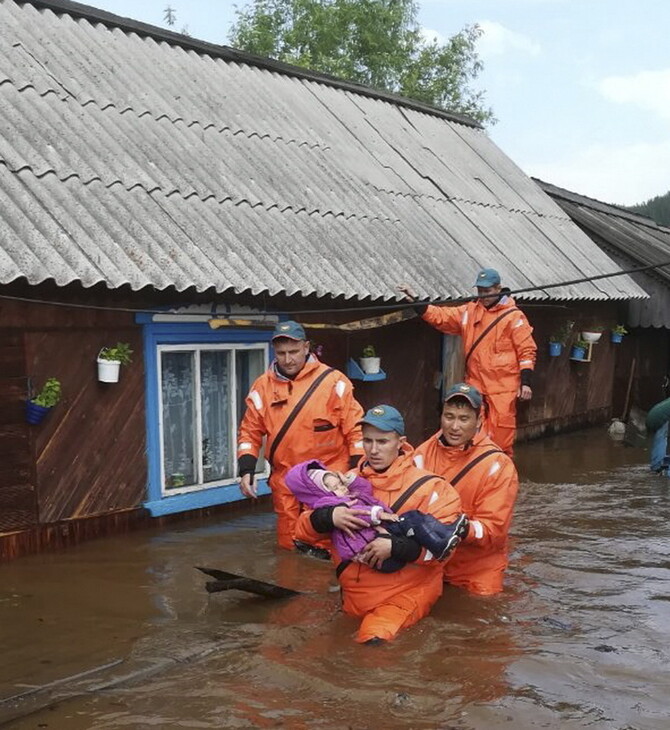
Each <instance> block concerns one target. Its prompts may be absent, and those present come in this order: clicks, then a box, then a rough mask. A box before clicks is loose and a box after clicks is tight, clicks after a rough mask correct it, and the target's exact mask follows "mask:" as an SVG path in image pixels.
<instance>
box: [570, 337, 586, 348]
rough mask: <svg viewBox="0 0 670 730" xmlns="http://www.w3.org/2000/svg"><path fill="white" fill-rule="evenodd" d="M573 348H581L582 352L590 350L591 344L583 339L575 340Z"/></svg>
mask: <svg viewBox="0 0 670 730" xmlns="http://www.w3.org/2000/svg"><path fill="white" fill-rule="evenodd" d="M572 346H573V347H581V349H582V350H588V349H589V343H588V342H587V341H586V340H582V339H579V340H575V341H574V343H573V345H572Z"/></svg>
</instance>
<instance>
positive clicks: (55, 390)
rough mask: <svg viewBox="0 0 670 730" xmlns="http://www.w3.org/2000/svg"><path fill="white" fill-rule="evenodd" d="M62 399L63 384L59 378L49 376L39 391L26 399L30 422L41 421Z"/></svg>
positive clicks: (27, 416)
mask: <svg viewBox="0 0 670 730" xmlns="http://www.w3.org/2000/svg"><path fill="white" fill-rule="evenodd" d="M60 399H61V384H60V380H58V379H57V378H47V380H46V382H45V383H44V385H43V386H42V389H41V390H40V391H39V393H38V394H37V395H36V396H34V397H33V398H30V400H28V401H26V420H27V421H28V423H32V424H37V423H41V421H42V420H43V419H44V417H45V416H46V415H47V413H48V412H49V411H50V410H51V409H52V408H53V407H54V406H55V405H56V404H57V403H58V401H59V400H60Z"/></svg>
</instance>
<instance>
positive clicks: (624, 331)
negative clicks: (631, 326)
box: [612, 324, 628, 335]
mask: <svg viewBox="0 0 670 730" xmlns="http://www.w3.org/2000/svg"><path fill="white" fill-rule="evenodd" d="M612 333H613V334H615V335H627V334H628V330H627V329H626V328H625V327H624V326H623V325H622V324H618V325H617V326H616V327H612Z"/></svg>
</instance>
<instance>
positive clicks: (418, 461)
mask: <svg viewBox="0 0 670 730" xmlns="http://www.w3.org/2000/svg"><path fill="white" fill-rule="evenodd" d="M414 466H418V467H419V469H423V454H415V456H414Z"/></svg>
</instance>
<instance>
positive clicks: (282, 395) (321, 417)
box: [237, 355, 363, 550]
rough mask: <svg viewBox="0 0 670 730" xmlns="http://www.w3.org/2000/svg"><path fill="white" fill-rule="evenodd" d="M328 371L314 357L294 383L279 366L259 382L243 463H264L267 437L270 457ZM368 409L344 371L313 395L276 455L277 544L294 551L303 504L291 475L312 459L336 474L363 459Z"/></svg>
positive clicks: (241, 447)
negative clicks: (288, 481) (306, 396)
mask: <svg viewBox="0 0 670 730" xmlns="http://www.w3.org/2000/svg"><path fill="white" fill-rule="evenodd" d="M327 369H328V367H327V366H326V365H324V364H323V363H321V362H319V361H318V360H317V359H316V357H314V356H313V355H311V356H310V357H309V359H308V360H307V362H306V363H305V366H304V367H303V369H302V370H301V371H300V372H299V373H298V374H297V375H296V377H295V378H294V379H293V380H289V379H288V378H284V377H282V376H281V375H279V374H278V373H277V372H276V370H275V367H274V364H273V365H271V366H270V368H269V369H268V370H267V371H266V372H265V373H263V375H261V376H260V377H259V378H257V379H256V380H255V382H254V383H253V385H252V386H251V390H250V391H249V394H248V395H247V398H246V401H245V402H246V404H247V410H246V413H245V414H244V418H243V419H242V423H241V424H240V428H239V433H238V442H237V455H238V458H239V457H240V456H243V455H245V454H251V455H252V456H254V457H258V455H259V453H260V450H261V447H262V444H263V437H265V436H267V443H266V446H265V454H266V456H267V455H268V454H269V453H270V450H271V448H272V443H273V441H274V439H275V437H276V436H277V433H278V432H279V430H280V428H281V427H282V425H283V423H284V421H285V420H286V419H287V417H288V416H289V415H290V413H291V412H292V411H293V408H294V407H295V405H296V404H297V403H298V401H299V400H300V399H301V397H302V396H303V395H304V394H305V392H306V391H307V389H308V388H309V387H310V385H311V384H312V383H313V382H314V380H316V378H318V377H319V375H320V374H321V373H322V372H323V371H324V370H327ZM361 418H363V409H362V408H361V406H360V405H359V403H358V401H356V399H355V398H354V395H353V386H352V385H351V381H350V380H349V379H348V378H347V377H346V376H345V375H343V374H342V373H341V372H339V371H338V370H334V371H333V372H332V373H330V374H329V375H328V376H327V377H326V379H325V380H324V381H323V382H322V383H320V385H319V387H318V388H317V390H316V391H315V392H314V393H312V395H311V396H310V398H309V400H308V401H307V403H306V404H305V406H304V407H303V408H302V410H301V411H300V413H299V415H298V417H297V418H296V419H295V421H294V422H293V424H292V425H291V427H290V428H289V429H288V431H287V432H286V434H285V436H284V438H283V439H282V440H281V442H280V444H279V446H278V447H277V450H276V451H275V454H274V458H273V463H272V464H271V465H270V466H271V474H270V479H269V484H270V488H271V489H272V501H273V505H274V509H275V512H276V513H277V541H278V543H279V545H280V546H281V547H283V548H286V549H288V550H290V549H292V548H293V538H294V531H295V523H296V520H297V519H298V515H299V513H300V503H299V502H298V500H297V499H296V498H295V497H294V496H293V495H292V494H291V492H290V490H289V488H288V487H287V486H286V484H285V482H284V476H285V474H286V472H287V471H288V470H289V469H290V468H291V467H292V466H294V465H295V464H298V463H299V462H301V461H305V460H306V459H318V460H319V461H322V462H323V463H324V464H326V466H327V467H328V468H330V469H335V470H341V471H344V470H346V469H348V468H349V458H350V456H356V455H360V454H362V453H363V450H362V441H361V429H360V426H358V425H357V423H358V421H360V419H361Z"/></svg>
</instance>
